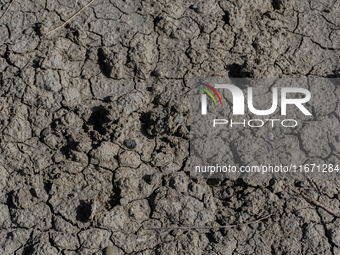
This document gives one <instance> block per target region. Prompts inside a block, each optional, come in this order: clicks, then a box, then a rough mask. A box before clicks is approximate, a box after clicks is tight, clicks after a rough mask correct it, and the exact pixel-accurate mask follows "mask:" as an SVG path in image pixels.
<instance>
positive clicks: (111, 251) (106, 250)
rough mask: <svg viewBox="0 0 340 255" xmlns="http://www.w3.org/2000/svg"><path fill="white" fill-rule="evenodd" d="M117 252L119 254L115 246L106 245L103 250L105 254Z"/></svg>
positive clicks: (113, 254) (111, 254) (109, 254)
mask: <svg viewBox="0 0 340 255" xmlns="http://www.w3.org/2000/svg"><path fill="white" fill-rule="evenodd" d="M115 254H117V252H116V247H115V246H109V247H106V248H105V249H104V251H103V255H115Z"/></svg>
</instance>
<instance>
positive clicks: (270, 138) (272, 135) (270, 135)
mask: <svg viewBox="0 0 340 255" xmlns="http://www.w3.org/2000/svg"><path fill="white" fill-rule="evenodd" d="M268 139H269V140H274V134H273V133H272V132H269V133H268Z"/></svg>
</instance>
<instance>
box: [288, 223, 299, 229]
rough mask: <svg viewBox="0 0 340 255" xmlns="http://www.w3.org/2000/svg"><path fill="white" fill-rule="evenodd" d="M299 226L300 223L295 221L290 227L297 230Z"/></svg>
mask: <svg viewBox="0 0 340 255" xmlns="http://www.w3.org/2000/svg"><path fill="white" fill-rule="evenodd" d="M298 226H299V222H297V221H295V222H294V223H293V224H291V225H290V227H291V228H296V227H298Z"/></svg>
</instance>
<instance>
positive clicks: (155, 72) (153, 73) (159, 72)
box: [151, 69, 161, 77]
mask: <svg viewBox="0 0 340 255" xmlns="http://www.w3.org/2000/svg"><path fill="white" fill-rule="evenodd" d="M151 75H152V76H155V77H159V76H161V71H160V70H159V69H157V70H155V71H153V72H152V73H151Z"/></svg>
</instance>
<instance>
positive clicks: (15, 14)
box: [0, 0, 340, 255]
mask: <svg viewBox="0 0 340 255" xmlns="http://www.w3.org/2000/svg"><path fill="white" fill-rule="evenodd" d="M9 2H10V1H9V0H1V1H0V3H1V13H4V12H5V10H6V8H7V7H8V4H9ZM87 3H88V1H85V0H79V1H78V0H77V1H67V0H46V1H44V0H34V1H31V0H21V1H19V0H17V1H14V2H13V4H12V5H11V6H10V9H9V10H8V12H7V13H6V14H5V16H3V18H2V19H1V20H0V40H1V45H0V71H1V87H0V101H1V103H0V109H1V112H0V121H1V122H0V131H1V136H0V141H1V145H0V152H1V154H0V162H1V164H0V193H1V194H0V249H1V251H0V254H6V255H10V254H20V255H21V254H25V255H28V254H39V255H40V254H41V255H43V254H44V255H54V254H64V255H73V254H102V250H103V249H104V248H106V247H109V246H114V248H113V250H111V251H109V250H106V254H139V255H141V254H143V255H149V254H227V255H229V254H333V255H336V254H340V248H339V247H340V227H339V224H340V219H339V218H337V217H335V216H334V215H332V214H330V213H328V212H326V211H325V210H324V209H322V208H321V207H320V206H315V204H313V203H311V202H310V201H308V199H306V197H302V196H299V195H298V194H296V193H295V191H297V192H301V190H304V192H306V194H309V196H311V197H313V198H314V199H315V200H318V201H319V202H320V203H322V204H323V205H325V206H326V207H327V208H329V209H331V210H333V211H334V212H336V213H338V212H339V211H340V209H339V188H340V186H339V183H338V181H337V180H329V181H325V180H318V179H315V180H313V181H309V180H304V181H298V180H294V179H286V180H274V179H273V180H269V179H265V180H263V181H261V182H251V181H246V180H241V179H239V180H220V181H219V180H209V181H207V180H203V179H190V177H189V168H188V163H189V162H188V156H189V129H190V127H189V115H188V113H189V98H188V94H186V92H188V91H189V81H190V79H192V78H193V77H209V76H233V77H254V78H260V77H305V76H308V77H311V76H317V77H335V76H337V75H338V71H339V55H340V52H339V49H340V40H339V35H340V30H339V26H340V3H339V2H338V1H337V0H323V1H316V0H310V1H307V0H301V1H289V0H273V1H269V0H256V1H255V0H254V1H245V0H230V1H226V0H224V1H215V0H207V1H200V2H195V1H191V0H190V1H170V0H169V1H166V0H164V1H162V0H159V1H152V0H146V1H137V0H136V1H132V0H125V1H124V0H110V1H109V0H96V1H94V2H93V3H92V4H91V5H90V6H89V7H87V8H86V9H85V10H84V12H82V13H80V14H79V15H77V16H76V17H75V18H74V19H73V20H72V21H71V22H69V23H68V24H67V25H66V26H64V27H62V28H60V29H58V30H56V31H54V32H52V33H50V34H48V35H46V33H47V32H48V31H51V30H52V29H54V28H56V27H58V26H60V25H61V24H63V22H65V21H66V20H67V19H68V18H70V17H71V16H72V15H73V14H74V13H75V12H76V11H78V10H79V9H81V8H82V7H83V6H85V4H87ZM331 110H332V111H334V115H335V116H336V117H337V118H338V117H339V115H340V114H338V112H339V107H338V105H335V109H331ZM135 143H136V144H135ZM334 150H336V148H335V149H334ZM337 155H338V154H336V153H334V154H333V155H332V156H333V157H335V159H338V156H337ZM269 214H270V215H271V216H270V217H269V218H266V219H264V220H261V221H258V222H255V223H252V224H248V225H240V224H241V223H247V222H251V221H254V220H256V219H259V218H261V217H265V216H267V215H269ZM230 224H236V225H239V226H238V227H234V228H226V229H197V230H195V229H194V230H186V229H153V228H161V227H178V226H219V225H230Z"/></svg>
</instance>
